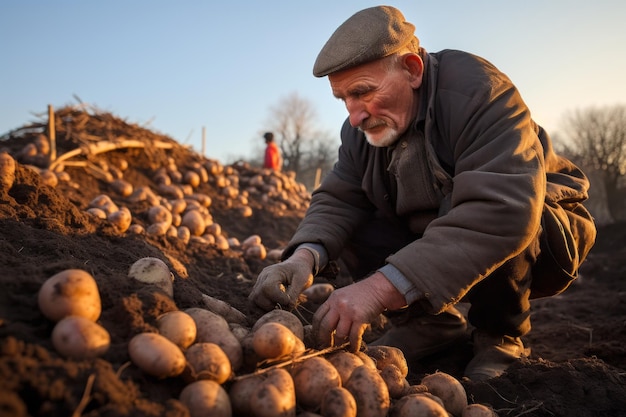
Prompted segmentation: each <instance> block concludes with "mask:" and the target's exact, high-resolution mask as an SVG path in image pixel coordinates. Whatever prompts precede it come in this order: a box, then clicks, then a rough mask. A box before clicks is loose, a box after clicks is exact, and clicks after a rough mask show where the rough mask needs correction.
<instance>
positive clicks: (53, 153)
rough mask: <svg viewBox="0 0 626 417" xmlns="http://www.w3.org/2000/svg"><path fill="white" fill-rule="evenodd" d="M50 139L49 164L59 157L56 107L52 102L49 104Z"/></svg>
mask: <svg viewBox="0 0 626 417" xmlns="http://www.w3.org/2000/svg"><path fill="white" fill-rule="evenodd" d="M48 140H49V141H50V156H49V161H48V164H52V163H53V162H54V161H55V160H56V159H57V136H56V127H55V125H54V107H52V105H51V104H48Z"/></svg>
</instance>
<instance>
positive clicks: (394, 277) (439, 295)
mask: <svg viewBox="0 0 626 417" xmlns="http://www.w3.org/2000/svg"><path fill="white" fill-rule="evenodd" d="M414 29H415V27H414V26H413V25H412V24H411V23H408V22H406V21H405V19H404V16H403V15H402V13H401V12H400V11H398V10H397V9H395V8H392V7H387V6H380V7H372V8H368V9H365V10H362V11H360V12H358V13H356V14H355V15H353V16H352V17H350V18H349V19H348V20H347V21H346V22H344V23H343V24H342V25H341V26H340V27H339V28H338V29H337V30H336V31H335V32H334V34H333V35H332V36H331V37H330V39H329V40H328V41H327V43H326V44H325V46H324V47H323V48H322V50H321V52H320V53H319V55H318V57H317V60H316V62H315V65H314V69H313V73H314V75H315V76H317V77H324V76H328V80H329V81H330V86H331V89H332V93H333V95H334V96H335V97H337V98H338V99H340V100H342V101H343V102H344V103H345V106H346V109H347V110H348V115H349V117H348V119H347V120H346V122H345V124H344V126H343V128H342V130H341V139H342V144H341V147H340V149H339V159H338V162H337V164H336V165H335V167H334V169H333V170H332V172H331V173H330V174H329V175H328V176H327V177H326V178H325V179H324V181H323V182H322V184H321V186H320V187H319V188H318V189H316V190H315V192H314V193H313V196H312V200H311V205H310V207H309V210H308V211H307V213H306V216H305V218H304V219H303V221H302V222H301V224H300V225H299V227H298V229H297V231H296V233H295V235H294V236H293V238H292V239H291V241H290V243H289V245H288V246H287V248H286V250H285V251H284V255H283V256H284V257H283V261H282V262H280V263H278V264H275V265H271V266H269V267H267V268H266V269H265V270H263V271H262V272H261V273H260V274H259V277H258V279H257V282H256V283H255V286H254V288H253V290H252V292H251V294H250V299H251V300H253V301H254V302H255V303H256V304H258V305H259V306H261V307H263V308H265V309H271V308H273V307H274V306H276V304H280V305H282V306H283V307H293V306H294V305H295V303H296V300H297V298H298V295H299V294H300V293H301V292H302V291H303V290H304V289H305V288H307V287H308V286H310V285H311V284H312V282H313V279H314V276H315V275H316V274H318V273H319V272H320V270H322V269H324V268H325V267H326V266H327V265H328V263H329V261H335V260H337V259H341V260H342V261H343V263H344V265H346V266H347V268H348V271H349V272H350V275H351V276H352V277H353V278H354V281H355V282H354V283H352V284H350V285H346V286H344V287H342V288H339V289H337V290H335V291H334V292H333V293H332V294H331V296H330V297H329V298H328V300H327V301H326V302H325V303H324V304H322V305H321V306H320V307H319V309H318V310H317V311H316V312H315V315H314V317H313V326H314V330H315V331H316V334H317V337H318V339H319V341H320V343H322V344H325V345H328V344H332V343H336V344H340V343H344V342H345V341H349V342H350V346H351V348H352V349H358V348H359V346H360V344H361V339H362V336H363V334H364V331H365V329H366V326H367V324H368V323H370V322H371V321H373V320H374V319H376V318H377V317H378V316H379V315H380V314H381V313H385V314H388V315H389V316H390V321H391V323H392V327H391V329H390V330H388V332H387V333H386V334H385V335H383V336H382V338H381V339H379V340H376V341H374V342H372V343H374V344H384V345H391V346H397V347H399V348H401V349H402V351H403V352H404V354H405V356H406V357H407V359H408V360H409V362H410V363H411V362H412V361H414V360H417V359H420V358H423V357H424V356H426V355H428V354H431V353H433V352H436V351H438V350H441V349H443V348H445V347H447V346H449V345H450V344H452V343H455V342H457V341H462V340H463V339H464V338H465V337H466V335H468V333H469V331H468V325H467V322H466V318H465V317H464V315H462V314H461V313H460V312H459V311H458V310H457V309H456V308H455V304H457V303H459V302H461V301H463V302H468V303H469V306H470V307H469V311H468V315H467V320H468V321H469V323H470V324H471V325H472V327H473V331H472V332H471V337H472V342H473V349H474V357H473V359H472V360H471V361H470V362H469V363H468V364H467V366H466V369H465V375H466V376H467V377H469V378H471V379H473V380H484V379H487V378H491V377H495V376H498V375H500V374H501V373H502V372H504V371H505V370H506V369H507V367H508V366H509V365H510V364H511V363H513V362H514V361H516V360H518V359H520V358H521V357H522V356H523V355H524V353H525V348H524V345H523V343H522V340H521V337H522V336H524V335H525V334H527V333H528V332H529V331H530V299H531V298H532V296H533V293H532V291H533V288H536V289H535V296H544V295H551V294H554V293H556V292H559V291H562V290H563V289H564V288H566V287H567V285H568V283H569V281H568V280H569V279H570V278H571V279H574V278H575V276H576V271H577V267H578V265H579V263H580V262H581V261H582V259H584V257H585V255H586V254H587V252H588V250H589V248H590V247H591V245H592V244H593V241H594V239H595V227H594V225H593V221H592V220H591V217H590V216H589V214H588V212H587V211H586V210H585V209H584V207H583V206H582V205H581V202H582V201H584V200H585V199H586V198H587V189H588V185H589V183H588V181H587V178H586V177H585V176H584V174H583V173H582V172H580V170H579V169H578V168H577V167H576V166H575V165H573V164H572V163H571V162H570V161H568V160H566V159H564V158H562V157H560V156H557V155H556V154H555V153H554V151H553V149H552V146H551V143H550V139H549V138H548V135H547V134H546V132H545V131H544V130H543V129H542V128H541V127H539V126H538V125H537V124H536V123H535V122H534V121H533V120H532V119H531V115H530V111H529V109H528V108H527V107H526V105H525V103H524V102H523V100H522V98H521V97H520V94H519V92H518V91H517V89H516V88H515V86H514V85H513V84H512V83H511V81H510V80H509V79H508V78H507V77H506V76H505V75H504V74H503V73H501V72H500V71H498V69H497V68H495V67H494V66H493V65H492V64H491V63H489V62H487V61H486V60H484V59H482V58H480V57H477V56H474V55H472V54H469V53H465V52H461V51H454V50H445V51H441V52H438V53H428V52H426V51H425V50H424V49H423V48H422V47H420V45H419V41H418V38H417V37H416V36H415V35H414ZM564 207H565V208H564ZM551 213H556V214H551ZM546 219H547V220H546ZM549 230H556V231H557V232H556V234H555V235H554V237H552V234H551V233H552V232H550V233H547V231H549ZM548 240H550V241H551V243H550V247H549V246H548V243H547V242H548ZM552 241H556V242H557V244H554V243H552ZM561 242H562V243H563V244H562V245H561V244H560V243H561ZM567 244H569V245H567ZM552 246H554V247H552ZM548 250H549V252H548ZM548 253H549V255H550V256H548ZM544 258H545V259H546V260H545V261H542V262H539V261H540V260H542V259H544ZM546 265H547V266H546ZM554 265H557V268H556V269H555V270H557V271H560V273H559V274H556V275H555V277H556V276H558V277H559V278H562V277H564V280H565V281H563V282H559V283H558V285H557V288H556V289H552V288H550V289H545V287H544V284H543V283H542V282H543V281H542V280H541V279H539V276H542V275H543V276H548V277H551V276H552V275H550V273H547V271H546V269H545V268H548V267H553V266H554ZM542 279H543V278H542ZM548 281H550V280H548ZM542 288H543V289H542Z"/></svg>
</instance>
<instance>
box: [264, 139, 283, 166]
mask: <svg viewBox="0 0 626 417" xmlns="http://www.w3.org/2000/svg"><path fill="white" fill-rule="evenodd" d="M281 165H282V158H281V156H280V149H278V145H276V144H275V143H274V142H272V141H268V142H267V147H266V148H265V161H264V162H263V168H269V169H272V170H274V171H280V168H281Z"/></svg>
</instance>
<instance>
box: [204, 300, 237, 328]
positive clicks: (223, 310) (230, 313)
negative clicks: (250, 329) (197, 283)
mask: <svg viewBox="0 0 626 417" xmlns="http://www.w3.org/2000/svg"><path fill="white" fill-rule="evenodd" d="M202 301H203V302H204V305H205V307H206V308H207V310H210V311H212V312H213V313H215V314H219V315H220V316H222V317H224V320H226V321H227V322H228V323H237V324H241V325H246V324H248V318H247V317H246V315H245V314H243V313H242V312H241V311H239V310H237V309H236V308H235V307H233V306H231V305H230V304H228V303H227V302H226V301H222V300H220V299H218V298H215V297H211V296H210V295H206V294H202Z"/></svg>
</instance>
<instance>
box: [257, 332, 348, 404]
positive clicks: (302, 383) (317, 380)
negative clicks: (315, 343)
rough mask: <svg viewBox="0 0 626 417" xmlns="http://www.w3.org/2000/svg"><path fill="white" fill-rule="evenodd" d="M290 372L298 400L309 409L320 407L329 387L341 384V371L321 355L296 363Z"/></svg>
mask: <svg viewBox="0 0 626 417" xmlns="http://www.w3.org/2000/svg"><path fill="white" fill-rule="evenodd" d="M271 324H272V323H268V324H266V325H264V326H263V327H265V326H269V325H271ZM290 373H291V377H292V378H293V383H294V386H295V388H296V402H297V403H298V405H300V406H301V407H302V408H304V409H307V410H314V409H315V407H318V406H319V405H320V403H321V402H322V398H324V394H326V391H327V390H328V389H330V388H335V387H340V386H341V376H339V372H338V371H337V369H336V368H335V367H334V366H333V364H332V363H330V362H329V361H328V360H327V359H325V358H323V357H321V356H313V357H311V358H308V359H305V360H304V361H302V362H299V363H297V364H295V366H294V367H293V368H292V369H291V372H290Z"/></svg>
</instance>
